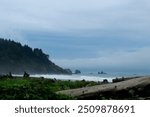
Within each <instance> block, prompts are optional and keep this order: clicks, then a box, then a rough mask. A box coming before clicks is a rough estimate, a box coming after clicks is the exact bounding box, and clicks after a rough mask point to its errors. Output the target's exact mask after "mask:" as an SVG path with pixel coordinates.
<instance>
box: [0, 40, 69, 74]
mask: <svg viewBox="0 0 150 117" xmlns="http://www.w3.org/2000/svg"><path fill="white" fill-rule="evenodd" d="M24 71H26V72H28V73H32V74H34V73H37V74H48V73H54V74H68V73H69V72H68V71H67V70H65V69H63V68H61V67H59V66H57V65H55V64H54V63H53V62H51V61H50V60H49V55H47V54H45V53H43V51H42V50H41V49H38V48H34V49H32V48H31V47H29V46H28V45H24V46H23V45H21V44H20V43H19V42H15V41H12V40H5V39H2V38H0V74H5V73H8V72H11V73H15V74H22V73H23V72H24Z"/></svg>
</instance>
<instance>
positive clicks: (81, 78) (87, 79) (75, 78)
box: [31, 73, 146, 82]
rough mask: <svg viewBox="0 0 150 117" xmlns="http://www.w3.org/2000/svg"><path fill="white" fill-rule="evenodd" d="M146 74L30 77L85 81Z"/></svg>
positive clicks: (47, 75) (37, 75) (109, 79)
mask: <svg viewBox="0 0 150 117" xmlns="http://www.w3.org/2000/svg"><path fill="white" fill-rule="evenodd" d="M145 75H146V74H123V73H115V74H114V73H112V74H79V75H76V74H73V75H55V74H53V75H51V74H43V75H39V74H36V75H31V77H44V78H51V79H54V78H55V79H59V80H83V79H84V80H86V81H103V80H104V79H107V80H108V81H109V82H112V79H114V78H116V77H117V78H122V77H135V76H145Z"/></svg>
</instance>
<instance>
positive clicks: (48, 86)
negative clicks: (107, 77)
mask: <svg viewBox="0 0 150 117" xmlns="http://www.w3.org/2000/svg"><path fill="white" fill-rule="evenodd" d="M93 85H97V83H96V82H90V81H85V80H82V81H70V80H68V81H61V80H56V79H45V78H29V77H9V76H3V77H1V78H0V99H1V100H6V99H8V100H53V99H54V100H61V99H75V98H73V97H71V96H67V95H64V94H56V93H55V92H56V91H60V90H67V89H75V88H81V87H86V86H93Z"/></svg>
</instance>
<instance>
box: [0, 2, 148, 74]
mask: <svg viewBox="0 0 150 117" xmlns="http://www.w3.org/2000/svg"><path fill="white" fill-rule="evenodd" d="M0 37H2V38H7V39H8V38H10V39H13V40H15V41H19V42H21V43H22V44H28V45H29V46H31V47H33V48H36V47H37V48H42V50H43V51H44V52H45V53H47V54H49V55H50V59H51V60H52V61H54V62H55V63H56V64H58V65H60V66H62V67H64V68H77V69H81V70H85V69H91V70H94V69H95V70H99V69H103V70H105V71H122V72H124V71H125V72H128V71H133V72H137V71H138V72H140V71H141V72H143V71H145V72H149V71H150V54H149V53H150V1H149V0H0Z"/></svg>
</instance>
